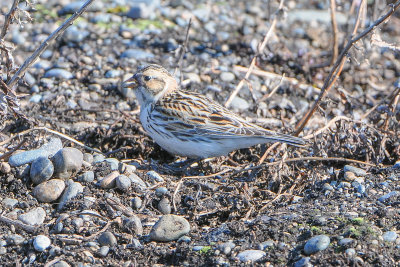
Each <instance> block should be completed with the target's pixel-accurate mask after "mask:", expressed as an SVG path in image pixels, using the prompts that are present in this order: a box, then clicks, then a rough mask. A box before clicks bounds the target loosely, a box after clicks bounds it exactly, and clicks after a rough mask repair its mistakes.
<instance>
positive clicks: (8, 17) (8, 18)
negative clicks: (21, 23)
mask: <svg viewBox="0 0 400 267" xmlns="http://www.w3.org/2000/svg"><path fill="white" fill-rule="evenodd" d="M18 4H19V0H14V2H13V4H12V7H11V9H10V12H8V13H7V15H6V16H5V18H4V24H3V28H2V29H1V34H0V42H1V41H2V40H3V39H4V36H6V34H7V30H8V27H9V26H10V23H11V20H12V18H13V17H14V14H15V12H16V11H17V10H18Z"/></svg>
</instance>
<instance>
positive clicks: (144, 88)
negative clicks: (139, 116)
mask: <svg viewBox="0 0 400 267" xmlns="http://www.w3.org/2000/svg"><path fill="white" fill-rule="evenodd" d="M122 86H123V87H126V88H132V89H134V92H135V94H136V97H137V99H138V101H139V104H140V105H143V104H146V103H151V102H157V101H158V100H159V99H160V98H162V97H163V96H164V95H166V94H168V93H169V92H172V91H174V90H176V89H177V88H178V83H177V81H176V80H175V78H174V77H173V76H172V75H171V74H170V73H169V72H168V71H167V70H166V69H165V68H163V67H162V66H159V65H156V64H152V65H148V66H145V67H139V68H138V70H137V72H136V73H135V75H133V76H132V77H131V78H129V79H128V80H126V81H125V82H124V83H123V85H122Z"/></svg>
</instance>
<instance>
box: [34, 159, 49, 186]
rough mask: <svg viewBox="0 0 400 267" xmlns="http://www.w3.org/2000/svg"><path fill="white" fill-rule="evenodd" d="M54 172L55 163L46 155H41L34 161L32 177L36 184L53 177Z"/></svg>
mask: <svg viewBox="0 0 400 267" xmlns="http://www.w3.org/2000/svg"><path fill="white" fill-rule="evenodd" d="M53 172H54V166H53V163H52V162H51V161H50V160H49V159H48V158H45V157H40V158H38V159H35V160H34V161H33V162H32V165H31V170H30V177H31V180H32V183H34V184H35V185H37V184H40V183H43V182H45V181H47V180H49V179H50V178H51V176H52V175H53Z"/></svg>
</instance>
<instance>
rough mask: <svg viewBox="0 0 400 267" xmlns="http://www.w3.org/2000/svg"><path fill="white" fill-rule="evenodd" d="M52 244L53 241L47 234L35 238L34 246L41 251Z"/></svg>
mask: <svg viewBox="0 0 400 267" xmlns="http://www.w3.org/2000/svg"><path fill="white" fill-rule="evenodd" d="M50 245H51V241H50V239H49V238H48V237H47V236H45V235H38V236H36V237H35V239H34V240H33V247H34V248H35V250H36V251H39V252H43V251H45V250H46V249H47V248H48V247H50Z"/></svg>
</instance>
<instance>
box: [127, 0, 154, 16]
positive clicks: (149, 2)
mask: <svg viewBox="0 0 400 267" xmlns="http://www.w3.org/2000/svg"><path fill="white" fill-rule="evenodd" d="M130 6H131V8H130V10H129V11H128V13H127V14H126V16H127V17H128V18H131V19H154V18H155V16H156V9H158V8H159V7H160V0H146V1H130Z"/></svg>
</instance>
